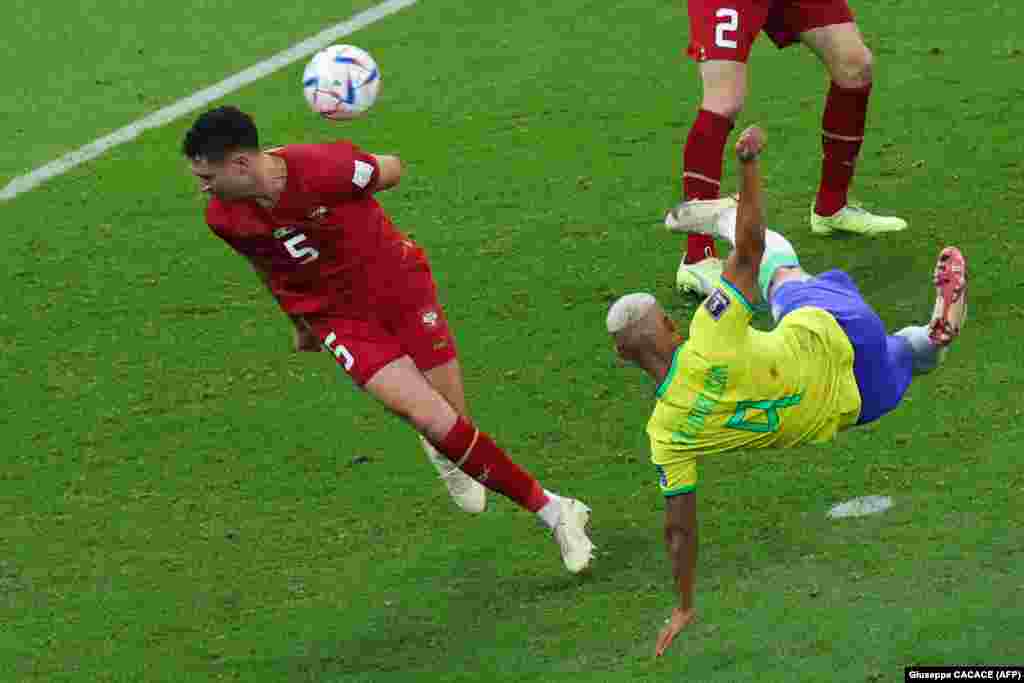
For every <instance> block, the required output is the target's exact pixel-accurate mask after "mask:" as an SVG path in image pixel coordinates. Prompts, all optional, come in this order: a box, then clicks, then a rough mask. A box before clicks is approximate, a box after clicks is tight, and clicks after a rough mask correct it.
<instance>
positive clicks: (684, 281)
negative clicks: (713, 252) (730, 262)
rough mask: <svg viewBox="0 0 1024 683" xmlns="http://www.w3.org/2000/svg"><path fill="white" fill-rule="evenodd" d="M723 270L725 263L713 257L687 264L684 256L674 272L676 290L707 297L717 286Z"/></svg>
mask: <svg viewBox="0 0 1024 683" xmlns="http://www.w3.org/2000/svg"><path fill="white" fill-rule="evenodd" d="M723 270H725V262H724V261H723V260H722V259H720V258H717V257H715V256H710V255H708V256H706V257H705V258H703V259H702V260H700V261H697V262H696V263H687V262H686V255H685V254H684V255H683V260H682V261H680V262H679V270H677V271H676V289H678V290H679V291H680V292H683V293H690V294H696V295H697V296H707V295H709V294H711V292H712V291H713V290H714V289H715V287H717V286H718V280H719V278H721V277H722V271H723Z"/></svg>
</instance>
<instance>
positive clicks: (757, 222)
mask: <svg viewBox="0 0 1024 683" xmlns="http://www.w3.org/2000/svg"><path fill="white" fill-rule="evenodd" d="M764 141H765V135H764V131H762V130H761V129H760V128H758V127H757V126H751V127H749V128H747V129H746V130H745V131H743V133H741V134H740V137H739V140H737V141H736V159H737V161H739V165H740V200H739V206H738V207H737V208H736V246H735V248H734V249H733V251H732V253H731V254H729V259H728V260H727V261H726V264H725V271H724V273H723V275H724V276H725V278H726V279H727V280H728V281H729V282H731V283H732V284H733V285H735V286H736V288H737V289H739V290H740V291H741V292H742V293H743V296H745V297H746V298H747V301H749V302H750V303H756V302H757V301H758V299H760V289H759V288H758V286H757V274H758V270H759V269H760V267H761V257H762V256H763V255H764V231H765V225H764V210H763V208H762V194H761V169H760V168H759V166H758V161H757V158H758V156H760V154H761V150H762V149H764Z"/></svg>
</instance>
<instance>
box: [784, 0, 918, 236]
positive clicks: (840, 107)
mask: <svg viewBox="0 0 1024 683" xmlns="http://www.w3.org/2000/svg"><path fill="white" fill-rule="evenodd" d="M834 4H835V5H836V8H835V10H834V11H835V12H836V13H837V14H836V18H844V17H848V18H849V20H848V21H843V22H842V23H833V24H830V25H827V26H819V27H817V28H812V29H810V30H807V31H803V32H802V33H801V34H800V38H801V40H802V41H803V42H804V43H805V44H806V45H807V46H808V47H810V49H811V50H812V51H813V52H814V53H815V54H816V55H817V56H818V58H819V59H821V61H822V62H823V63H824V65H825V68H826V69H827V70H828V72H829V75H830V76H831V78H832V83H831V85H830V87H829V90H828V95H827V96H826V99H825V111H824V114H823V115H822V124H821V127H822V130H821V146H822V162H821V182H820V184H819V186H818V195H817V198H816V199H815V203H814V207H813V209H812V210H811V231H812V232H813V233H814V234H816V235H831V234H833V233H834V232H837V231H838V232H847V233H856V234H861V235H869V236H878V235H883V234H885V233H888V232H896V231H899V230H903V229H905V228H906V227H907V223H906V221H904V220H903V219H902V218H897V217H895V216H880V215H876V214H873V213H871V212H869V211H867V210H865V209H863V208H861V207H858V206H855V205H851V204H850V203H849V198H848V194H849V190H850V185H851V184H852V183H853V176H854V171H855V168H856V164H857V158H858V156H859V155H860V150H861V145H862V144H863V142H864V130H865V126H866V123H867V111H868V100H869V98H870V96H871V88H872V84H873V76H872V61H873V56H872V54H871V50H869V49H868V47H867V46H866V45H865V44H864V39H863V37H862V36H861V33H860V30H859V29H858V28H857V25H856V24H855V23H854V22H853V21H852V14H850V13H849V8H848V7H846V3H845V1H844V0H838V1H837V2H835V3H834ZM819 20H820V19H819Z"/></svg>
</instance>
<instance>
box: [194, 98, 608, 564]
mask: <svg viewBox="0 0 1024 683" xmlns="http://www.w3.org/2000/svg"><path fill="white" fill-rule="evenodd" d="M182 151H183V152H184V154H185V156H186V157H187V158H188V161H189V164H190V168H191V172H192V174H193V175H194V176H195V177H196V178H197V179H198V181H199V185H200V188H201V189H202V191H203V192H206V193H208V194H210V195H211V196H212V199H211V200H210V203H209V205H208V206H207V209H206V222H207V224H208V225H209V226H210V229H211V230H213V232H214V233H216V234H217V235H218V236H219V237H221V238H222V239H223V240H224V241H225V242H227V243H228V244H229V245H230V246H231V247H232V248H233V249H234V250H235V251H237V252H238V253H239V254H241V255H242V256H244V257H245V258H246V259H248V261H249V262H250V263H251V264H252V265H253V267H254V268H255V269H256V271H257V272H258V273H259V274H260V275H261V277H262V278H263V280H264V281H265V282H266V284H267V286H268V287H269V289H270V291H271V293H272V294H273V295H274V297H275V298H276V299H277V301H278V303H279V304H280V306H281V308H282V309H283V310H284V312H285V313H286V314H287V315H288V316H289V317H290V318H291V320H292V321H293V323H294V324H295V349H296V350H297V351H319V350H321V349H327V350H328V351H330V352H331V354H332V355H333V356H334V357H335V358H336V359H337V362H338V364H339V365H340V366H341V367H342V368H344V370H345V371H346V372H347V373H348V375H349V376H350V377H351V378H352V380H353V381H354V382H355V384H356V385H357V386H359V387H361V388H362V389H364V390H365V391H366V392H368V393H369V394H370V395H372V396H373V397H375V398H376V399H377V400H379V401H380V402H381V403H383V404H384V405H385V406H386V407H387V408H388V409H389V410H390V411H391V412H392V413H394V414H395V415H398V416H399V417H401V418H403V419H404V420H405V421H406V422H408V423H409V424H410V425H412V427H413V428H414V429H415V430H416V431H417V432H419V433H420V434H421V441H422V444H423V447H424V450H425V451H426V452H427V455H428V456H429V457H430V458H431V460H432V462H434V463H435V466H436V467H437V468H438V470H439V471H440V472H441V474H442V477H443V478H444V480H445V482H446V483H447V484H448V488H449V492H450V493H451V494H452V497H453V498H454V499H455V501H456V503H458V504H459V506H460V507H462V508H463V509H464V510H467V511H470V512H480V511H482V510H483V509H484V505H485V502H486V500H485V495H484V490H483V487H482V486H481V485H480V483H478V482H477V480H479V482H482V483H483V485H484V486H486V487H487V488H489V489H491V490H492V491H496V492H498V493H501V494H503V495H505V496H507V497H508V498H510V499H512V500H513V501H515V502H516V503H518V504H519V505H520V506H521V507H523V508H526V509H527V510H529V511H530V512H534V513H536V514H537V515H538V517H539V518H540V519H541V520H542V521H543V522H544V523H545V524H546V525H547V526H548V527H549V528H550V529H551V530H552V531H553V535H554V537H555V539H556V540H557V542H558V544H559V547H560V548H561V552H562V559H563V561H564V563H565V566H566V568H567V569H568V570H569V571H570V572H573V573H576V572H579V571H582V570H583V569H584V568H585V567H586V566H587V565H588V564H589V563H590V560H591V557H592V550H593V545H592V543H591V542H590V539H589V538H588V537H587V534H586V525H587V522H588V520H589V517H590V510H589V508H587V506H585V505H584V504H583V503H581V502H580V501H578V500H574V499H571V498H563V497H561V496H557V495H555V494H553V493H551V492H550V491H546V490H545V489H544V488H542V487H541V485H540V484H539V483H538V482H537V480H536V479H534V478H533V477H532V476H531V475H530V474H529V473H528V472H526V471H525V470H523V469H522V468H520V467H518V466H517V465H516V464H515V463H514V462H512V460H510V459H509V457H508V456H507V455H506V454H505V452H504V451H503V450H502V449H501V448H500V447H499V446H498V445H497V444H495V443H494V441H493V440H492V439H491V437H490V436H488V435H487V434H486V433H485V432H483V431H481V430H479V429H477V428H476V426H474V424H473V423H472V422H471V421H470V419H469V414H468V411H467V409H466V399H465V395H464V391H463V384H462V372H461V370H460V367H459V362H458V358H457V354H456V349H455V340H454V338H453V337H452V333H451V331H450V330H449V327H448V321H447V319H446V318H445V314H444V311H443V310H442V308H441V306H440V304H439V303H438V299H437V288H436V286H435V284H434V278H433V275H432V274H431V271H430V265H429V263H428V262H427V257H426V254H425V253H424V252H423V249H421V248H420V247H419V245H417V244H416V243H415V242H413V241H412V240H410V239H409V238H408V237H406V236H405V235H403V234H402V233H401V232H399V231H398V230H397V229H396V228H395V226H394V225H393V224H392V222H391V219H390V218H389V217H388V214H387V213H386V212H385V211H384V209H383V208H381V206H380V204H378V203H377V200H376V199H374V196H373V195H374V193H375V192H380V191H382V190H387V189H390V188H392V187H394V186H396V185H397V184H398V182H399V179H400V178H401V175H402V164H401V161H400V160H399V159H398V157H396V156H389V155H380V154H368V153H366V152H363V151H362V150H360V149H359V148H358V147H356V146H355V145H353V144H352V143H351V142H349V141H347V140H340V141H337V142H332V143H328V144H316V145H287V146H285V147H279V148H276V149H270V150H266V151H261V150H260V148H259V137H258V132H257V129H256V126H255V124H254V123H253V121H252V118H251V117H250V116H249V115H247V114H245V113H244V112H242V111H240V110H238V109H237V108H235V107H221V108H219V109H214V110H211V111H208V112H206V113H205V114H203V115H201V116H200V117H199V118H198V119H197V120H196V122H195V123H194V124H193V126H192V128H191V129H190V130H189V131H188V133H186V135H185V141H184V144H183V148H182Z"/></svg>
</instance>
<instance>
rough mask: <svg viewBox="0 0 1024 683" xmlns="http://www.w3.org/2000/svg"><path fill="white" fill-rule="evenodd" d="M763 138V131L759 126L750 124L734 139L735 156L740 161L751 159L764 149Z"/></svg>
mask: <svg viewBox="0 0 1024 683" xmlns="http://www.w3.org/2000/svg"><path fill="white" fill-rule="evenodd" d="M764 140H765V135H764V131H763V130H761V128H760V127H759V126H750V127H749V128H747V129H746V130H744V131H743V132H742V133H740V138H739V140H737V141H736V158H737V159H739V160H740V161H741V162H747V161H753V160H754V159H756V158H757V157H758V155H760V154H761V150H763V149H764Z"/></svg>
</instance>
